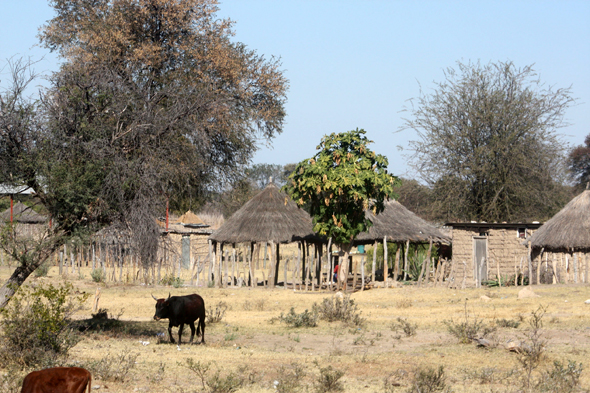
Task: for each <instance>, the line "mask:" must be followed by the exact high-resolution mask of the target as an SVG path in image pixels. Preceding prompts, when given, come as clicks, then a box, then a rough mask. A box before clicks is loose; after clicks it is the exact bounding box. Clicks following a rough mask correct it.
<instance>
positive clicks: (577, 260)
mask: <svg viewBox="0 0 590 393" xmlns="http://www.w3.org/2000/svg"><path fill="white" fill-rule="evenodd" d="M527 244H528V245H529V246H530V250H531V259H532V260H533V261H535V262H536V263H533V270H536V271H534V273H536V275H535V276H536V278H537V282H538V283H543V282H544V283H558V282H564V283H570V282H573V283H579V282H584V283H588V282H589V279H588V273H589V266H588V264H589V263H590V190H588V189H587V190H585V191H584V192H582V193H581V194H580V195H578V196H576V197H575V198H574V199H572V200H571V201H570V202H569V203H568V204H567V205H565V207H564V208H563V209H561V210H560V211H559V212H558V213H557V214H555V215H554V216H553V217H552V218H551V219H550V220H549V221H547V222H546V223H545V224H543V225H542V226H541V227H540V228H539V229H538V230H537V231H536V232H535V233H534V234H533V235H532V236H531V237H530V238H529V239H527Z"/></svg>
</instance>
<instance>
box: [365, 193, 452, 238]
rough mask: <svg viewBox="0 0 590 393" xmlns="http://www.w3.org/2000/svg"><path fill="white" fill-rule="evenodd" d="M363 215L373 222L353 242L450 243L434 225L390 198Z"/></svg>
mask: <svg viewBox="0 0 590 393" xmlns="http://www.w3.org/2000/svg"><path fill="white" fill-rule="evenodd" d="M365 217H366V218H367V219H369V220H371V222H372V223H373V226H372V227H371V228H369V231H368V232H363V233H361V234H360V235H358V236H357V237H356V239H355V243H369V242H373V241H375V240H383V237H385V236H387V240H388V241H391V242H405V241H407V240H409V241H411V242H428V241H429V240H430V239H432V241H434V242H441V243H450V241H451V238H450V237H448V236H446V235H445V234H443V233H442V232H441V231H440V230H439V229H438V228H436V227H435V226H434V225H432V224H431V223H429V222H428V221H425V220H423V219H421V218H420V217H418V216H417V215H416V214H414V213H412V212H411V211H409V210H408V209H406V208H405V207H404V206H403V205H402V204H401V203H399V202H398V201H395V200H390V201H388V202H386V203H385V209H384V210H383V211H382V212H381V213H379V214H377V215H375V214H373V212H371V211H365Z"/></svg>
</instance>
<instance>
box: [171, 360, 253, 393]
mask: <svg viewBox="0 0 590 393" xmlns="http://www.w3.org/2000/svg"><path fill="white" fill-rule="evenodd" d="M178 364H179V365H181V366H183V367H186V368H188V369H189V370H190V371H192V372H193V373H195V374H196V375H197V377H199V379H200V382H201V385H202V388H203V390H204V391H206V392H209V393H232V392H236V391H237V390H239V389H240V388H241V387H243V386H245V385H247V384H254V383H256V382H257V378H256V375H257V374H256V373H253V372H250V373H249V374H248V375H245V373H246V372H248V367H242V368H239V369H238V370H237V371H230V372H228V373H225V374H222V373H221V370H220V369H219V368H216V370H215V371H212V367H211V365H212V362H206V363H201V362H200V361H196V362H195V361H194V359H192V358H187V359H186V363H185V364H182V363H178Z"/></svg>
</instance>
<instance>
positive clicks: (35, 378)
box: [21, 367, 92, 393]
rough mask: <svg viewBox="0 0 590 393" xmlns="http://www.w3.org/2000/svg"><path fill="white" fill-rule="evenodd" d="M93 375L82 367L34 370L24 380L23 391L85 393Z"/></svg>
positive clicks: (24, 392)
mask: <svg viewBox="0 0 590 393" xmlns="http://www.w3.org/2000/svg"><path fill="white" fill-rule="evenodd" d="M91 382H92V377H91V375H90V372H88V370H85V369H83V368H80V367H55V368H46V369H45V370H40V371H33V372H32V373H29V374H27V376H26V377H25V379H24V381H23V388H22V390H21V393H84V392H85V390H86V387H88V393H90V385H91Z"/></svg>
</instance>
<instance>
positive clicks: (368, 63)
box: [0, 0, 590, 177]
mask: <svg viewBox="0 0 590 393" xmlns="http://www.w3.org/2000/svg"><path fill="white" fill-rule="evenodd" d="M0 4H1V6H2V13H1V14H0V37H2V39H1V40H0V60H2V64H5V59H7V58H9V57H11V56H13V55H17V54H18V55H24V56H32V57H33V58H34V59H40V58H41V57H42V56H46V57H45V59H44V60H43V61H41V62H40V63H39V64H38V65H37V70H38V71H47V72H50V71H52V70H56V69H57V64H58V61H57V59H56V58H55V56H54V55H52V54H48V53H47V51H46V50H44V49H42V48H38V47H37V48H35V47H33V46H34V45H35V44H36V43H37V38H36V35H37V32H38V28H39V27H40V26H41V25H42V24H43V23H44V22H45V21H46V20H48V19H50V18H51V17H52V15H53V14H52V9H51V8H50V7H49V5H48V4H47V2H46V1H40V0H20V1H18V2H17V1H12V0H0ZM218 15H219V16H220V17H229V18H231V19H233V20H234V21H235V26H234V28H235V31H236V36H235V39H236V40H238V41H241V42H244V43H245V44H246V45H248V47H249V48H251V49H255V50H256V51H257V52H258V53H259V54H263V55H265V56H267V57H270V56H276V57H280V58H281V60H282V64H283V69H284V71H285V75H286V76H287V78H288V79H289V81H290V89H289V93H288V102H287V104H286V109H287V119H286V124H285V127H284V131H283V133H282V134H281V135H280V136H278V137H277V138H276V139H274V140H273V141H272V146H266V145H265V144H261V148H260V150H259V152H258V153H257V154H256V155H255V157H254V163H269V164H270V163H272V164H287V163H291V162H299V161H301V160H303V159H305V158H309V157H311V156H313V155H314V154H315V152H316V150H315V149H316V146H317V145H318V143H319V141H320V139H321V137H322V136H323V135H325V134H329V133H332V132H341V131H347V130H351V129H355V128H357V127H358V128H364V129H365V130H366V131H367V136H368V137H369V139H371V140H373V141H374V144H373V145H371V148H372V149H373V150H375V151H377V152H378V153H380V154H384V155H385V156H387V157H388V159H389V169H390V171H391V172H393V173H394V174H397V175H402V176H406V177H413V176H414V174H413V173H412V172H411V169H410V168H409V167H408V165H407V160H408V155H409V154H411V152H410V151H409V150H408V141H409V140H413V139H416V135H415V134H414V132H412V131H402V132H396V131H398V129H399V127H400V126H401V125H402V124H403V118H404V116H407V115H406V114H404V113H403V112H402V110H403V109H404V107H405V106H406V105H407V100H408V99H411V98H414V97H417V96H418V94H419V91H420V87H421V88H422V90H423V91H425V92H428V91H430V90H431V89H432V87H433V82H434V81H442V80H443V78H444V73H443V70H444V69H445V68H447V67H452V66H454V65H455V64H456V62H457V61H462V62H468V61H474V62H475V61H478V60H479V61H480V62H482V63H487V62H489V61H494V62H495V61H513V62H514V63H515V65H516V66H518V67H524V66H526V65H531V64H534V68H535V70H536V71H537V72H538V74H539V76H540V78H541V80H542V81H544V82H545V83H546V84H547V85H551V86H555V87H557V88H559V87H568V86H570V85H571V86H572V90H573V95H574V96H575V97H576V98H577V99H578V101H577V104H576V106H574V107H571V108H570V109H568V111H567V113H566V118H567V120H568V121H569V123H571V125H570V126H568V127H567V128H563V129H561V130H559V132H560V133H561V134H562V135H563V138H564V140H565V141H566V142H568V143H570V144H571V145H579V144H582V143H583V141H584V138H585V137H586V135H588V134H590V38H589V37H590V1H586V0H584V1H582V0H579V1H573V0H562V1H542V0H541V1H525V0H517V1H442V0H438V1H410V0H407V1H385V0H362V1H361V0H354V1H353V0H340V1H336V0H332V1H328V0H313V1H311V0H222V1H221V3H220V12H219V14H218ZM5 71H6V70H3V73H2V74H0V79H5V78H6V75H5ZM3 83H4V81H1V82H0V84H3Z"/></svg>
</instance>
